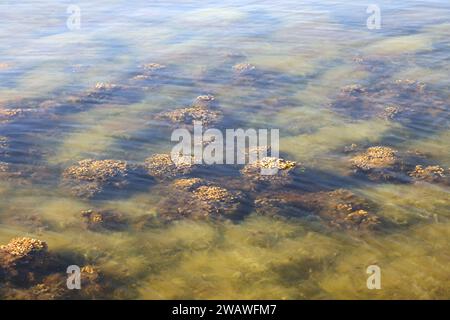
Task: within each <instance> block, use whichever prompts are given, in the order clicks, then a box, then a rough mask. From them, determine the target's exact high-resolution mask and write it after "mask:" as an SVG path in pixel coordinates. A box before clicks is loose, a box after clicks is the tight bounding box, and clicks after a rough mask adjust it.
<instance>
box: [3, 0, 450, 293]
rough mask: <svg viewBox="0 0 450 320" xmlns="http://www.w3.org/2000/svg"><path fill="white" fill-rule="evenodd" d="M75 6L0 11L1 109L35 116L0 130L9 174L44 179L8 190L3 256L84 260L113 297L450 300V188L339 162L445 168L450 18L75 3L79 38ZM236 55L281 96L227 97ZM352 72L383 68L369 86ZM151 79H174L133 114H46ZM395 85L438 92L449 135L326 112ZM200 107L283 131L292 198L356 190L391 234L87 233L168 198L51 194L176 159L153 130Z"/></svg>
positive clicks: (208, 225)
mask: <svg viewBox="0 0 450 320" xmlns="http://www.w3.org/2000/svg"><path fill="white" fill-rule="evenodd" d="M72 3H73V1H58V2H57V3H56V2H55V1H46V0H42V1H21V2H20V3H17V1H9V0H2V1H1V3H0V66H1V67H0V106H1V108H8V107H11V106H12V107H13V108H16V107H18V106H21V104H24V103H25V102H24V101H26V103H25V104H26V108H28V109H33V112H29V113H27V115H26V116H24V117H18V118H15V119H14V120H13V121H9V122H4V123H1V124H0V135H1V136H5V137H7V138H8V140H9V147H8V148H9V149H8V155H1V161H4V162H8V163H11V164H14V165H16V166H17V167H18V168H20V170H23V171H27V172H34V173H36V175H37V176H35V177H34V178H32V177H30V175H25V177H16V178H8V179H6V178H2V180H1V181H0V197H1V198H0V199H1V201H0V243H2V244H3V243H7V242H8V241H9V240H10V239H11V238H13V237H16V236H25V235H27V236H32V237H36V238H39V239H42V240H45V241H46V242H47V243H48V244H49V247H50V249H51V250H52V251H55V252H63V251H73V252H76V253H79V254H81V255H83V256H84V257H85V258H86V259H87V260H89V261H91V262H92V263H93V264H95V265H96V266H98V267H99V268H100V270H102V271H103V272H104V273H106V274H109V275H110V276H112V277H119V278H122V279H126V282H125V283H124V284H123V285H122V286H121V287H120V288H117V290H116V291H114V292H111V296H112V297H126V298H140V299H171V298H172V299H173V298H195V299H212V298H218V299H222V298H223V299H228V298H243V299H261V298H262V299H268V298H271V299H313V298H314V299H323V298H332V299H346V298H357V299H374V298H381V299H387V298H400V299H404V298H414V299H430V298H431V299H448V298H450V272H449V269H448V265H449V263H450V250H449V245H448V244H449V239H450V237H449V236H450V220H449V217H450V196H449V189H448V187H444V186H442V185H436V184H427V183H422V184H396V183H380V184H376V183H369V182H367V181H365V180H362V179H359V178H354V177H349V176H347V175H346V170H347V163H346V162H345V161H343V160H342V152H341V151H342V149H343V148H344V147H345V146H348V145H350V144H352V143H355V144H358V145H380V144H381V145H389V146H392V147H394V148H396V149H398V150H401V151H407V150H420V151H421V152H423V153H426V154H427V156H428V157H429V159H431V161H432V162H433V163H435V164H439V165H440V166H442V167H444V168H449V167H450V152H449V151H450V127H449V125H448V124H449V121H448V120H449V117H448V111H449V103H450V90H449V84H450V79H449V77H448V75H449V74H450V63H449V62H450V21H449V17H450V3H449V2H448V1H446V0H434V1H413V0H407V1H395V2H394V1H378V2H377V3H378V4H379V6H380V8H381V14H382V28H381V29H380V30H369V29H368V28H367V27H366V19H367V17H368V16H369V14H367V13H366V9H367V5H366V4H364V3H356V2H355V1H345V0H335V1H331V0H326V1H320V2H318V1H294V0H281V1H276V2H274V1H250V0H245V1H226V2H224V1H197V0H192V1H133V3H132V4H131V3H130V2H129V1H119V0H102V1H95V2H92V1H81V0H80V1H77V3H76V4H77V5H78V6H79V7H80V8H81V29H80V30H74V31H71V30H68V29H67V27H66V19H67V17H68V14H67V13H66V9H67V7H68V5H69V4H72ZM230 55H236V56H237V57H241V56H242V57H244V58H238V60H239V59H240V60H239V62H249V63H251V64H253V65H255V66H256V67H257V68H258V70H264V71H265V72H267V73H269V74H271V77H270V79H271V81H269V82H264V81H261V82H258V83H257V85H253V86H252V85H243V84H241V83H239V82H235V81H232V78H230V66H229V62H230ZM354 57H362V58H367V59H372V60H374V61H382V62H383V63H384V64H383V65H382V67H381V69H378V70H377V71H376V72H374V71H370V70H368V69H364V68H361V66H360V65H358V64H356V63H355V62H354V59H353V58H354ZM152 62H155V63H160V64H164V65H166V66H168V69H167V70H168V71H167V72H168V74H167V76H166V77H165V78H164V79H163V80H161V81H160V82H158V81H156V82H155V83H153V85H152V87H151V88H149V90H147V91H146V93H145V94H143V95H140V96H139V97H138V99H133V100H132V101H128V102H126V103H115V102H114V101H112V102H109V103H100V104H97V105H91V106H89V107H88V108H80V109H73V108H71V109H69V108H68V109H67V110H66V109H64V108H63V107H62V108H58V109H57V111H55V110H56V109H51V108H47V109H46V108H45V106H46V105H45V104H41V102H42V101H52V102H55V101H56V102H58V101H61V100H62V99H65V98H67V97H69V96H76V95H80V94H81V93H83V92H85V91H86V90H89V88H92V87H94V86H95V84H96V83H98V82H112V83H120V82H121V81H122V80H123V79H127V78H128V77H129V76H130V74H132V73H133V72H136V70H137V69H138V66H139V65H141V64H144V63H152ZM386 79H393V80H395V79H414V80H417V81H421V82H424V83H426V84H427V85H428V86H430V87H431V88H432V89H433V90H434V92H436V93H437V94H439V96H440V97H442V99H443V100H444V101H446V104H444V106H443V110H442V112H441V113H440V114H439V115H438V116H437V117H439V119H436V122H430V121H422V122H421V121H417V119H415V121H413V122H411V123H409V124H404V123H399V122H396V121H386V120H385V119H380V118H378V117H369V118H364V117H363V118H353V117H351V116H349V115H348V114H343V113H341V112H339V111H336V110H333V109H331V108H330V107H329V104H330V103H332V102H333V99H335V97H336V95H337V94H338V93H339V91H340V89H341V88H342V87H344V86H345V85H349V84H353V83H360V84H363V85H366V84H373V83H377V82H379V81H383V80H386ZM206 93H213V94H214V95H215V96H216V98H217V100H218V101H219V102H220V106H221V108H222V110H223V111H224V112H226V113H228V114H230V115H232V119H234V121H235V123H233V124H232V128H234V127H253V128H264V127H275V128H280V129H281V131H280V134H281V141H280V147H281V151H282V152H284V153H285V154H286V155H287V156H288V158H289V159H292V160H296V161H299V162H301V163H302V164H303V166H304V167H305V170H306V171H305V172H306V177H307V178H305V179H307V180H306V181H304V183H301V184H299V185H298V186H297V191H298V192H304V191H305V189H307V187H308V185H309V184H313V185H315V186H316V187H317V188H320V187H323V188H339V187H341V188H346V189H350V190H352V191H353V192H355V193H357V194H360V195H363V196H365V197H367V198H368V199H370V200H372V201H374V202H375V203H377V204H378V206H379V210H378V211H377V214H378V215H379V216H381V217H382V218H383V219H385V220H386V221H389V222H390V223H392V225H393V226H394V227H392V228H390V229H389V230H382V231H381V232H376V233H368V234H354V233H349V232H345V231H339V230H329V229H327V228H317V226H314V227H313V226H311V225H310V224H309V223H308V222H305V221H301V220H300V221H299V220H295V219H292V220H290V219H286V220H280V219H273V218H270V217H264V216H258V215H256V214H254V213H251V214H249V215H248V216H246V218H245V219H243V220H242V221H239V222H217V221H216V222H214V221H191V220H188V219H186V220H183V221H179V222H176V223H173V224H170V225H168V226H164V227H160V228H151V229H145V230H140V231H138V230H135V229H130V230H126V231H121V232H102V233H99V232H92V231H87V230H85V229H84V228H83V227H82V223H81V222H80V212H81V211H82V210H84V209H87V208H97V209H101V208H115V209H117V210H120V211H121V212H124V213H125V214H126V215H128V216H129V217H134V218H137V217H139V216H142V215H146V214H153V213H155V212H156V210H157V209H156V203H157V201H158V197H157V196H156V195H155V194H154V193H153V192H152V188H151V187H148V188H147V189H145V190H139V191H136V192H133V193H132V194H130V195H127V196H126V197H114V198H108V199H102V200H92V201H84V200H80V199H77V198H75V197H72V196H70V195H68V194H67V193H66V192H63V191H62V190H61V189H60V188H59V184H58V181H59V177H60V174H61V170H63V169H64V168H66V167H67V166H70V165H72V164H73V163H75V162H76V161H78V160H82V159H86V158H95V159H107V158H110V159H121V160H127V161H130V162H141V161H143V160H144V159H145V158H146V157H148V156H150V155H151V154H153V153H155V152H168V151H170V148H171V146H172V145H171V144H170V132H159V131H156V130H155V129H154V128H152V122H151V117H152V115H154V114H155V113H156V112H159V111H161V110H166V109H167V108H174V107H177V106H183V105H186V104H187V103H189V102H191V101H192V100H193V99H194V98H195V97H196V96H198V95H200V94H206ZM34 111H35V112H34ZM438 120H439V121H438ZM308 172H309V173H310V174H309V175H308ZM30 217H35V218H36V217H37V219H38V220H39V221H40V223H39V225H38V226H36V223H30V222H29V220H30V219H29V218H30ZM371 264H377V265H379V266H380V267H381V268H382V290H368V289H367V288H366V279H367V274H366V272H365V271H366V267H367V266H368V265H371Z"/></svg>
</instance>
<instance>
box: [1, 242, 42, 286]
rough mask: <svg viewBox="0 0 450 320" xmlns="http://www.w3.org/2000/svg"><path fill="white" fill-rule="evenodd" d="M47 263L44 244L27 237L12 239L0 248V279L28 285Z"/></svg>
mask: <svg viewBox="0 0 450 320" xmlns="http://www.w3.org/2000/svg"><path fill="white" fill-rule="evenodd" d="M49 261H50V256H49V253H48V247H47V244H46V243H45V242H43V241H41V240H37V239H33V238H27V237H19V238H14V239H12V240H11V241H10V242H9V243H8V244H6V245H2V246H0V279H3V281H12V282H14V283H28V282H29V281H32V280H33V279H34V278H35V275H34V274H35V273H39V272H42V271H43V270H45V269H46V268H47V267H48V264H49Z"/></svg>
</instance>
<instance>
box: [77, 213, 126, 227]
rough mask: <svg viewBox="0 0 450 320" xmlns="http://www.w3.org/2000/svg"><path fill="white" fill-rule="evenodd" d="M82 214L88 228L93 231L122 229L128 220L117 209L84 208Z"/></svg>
mask: <svg viewBox="0 0 450 320" xmlns="http://www.w3.org/2000/svg"><path fill="white" fill-rule="evenodd" d="M81 216H82V217H83V220H84V225H85V226H86V228H87V229H89V230H92V231H102V230H111V231H120V230H123V229H125V228H126V227H127V220H126V219H125V217H124V216H123V215H122V214H121V213H119V212H116V211H110V210H100V211H94V210H84V211H82V212H81Z"/></svg>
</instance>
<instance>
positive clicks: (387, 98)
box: [330, 78, 447, 128]
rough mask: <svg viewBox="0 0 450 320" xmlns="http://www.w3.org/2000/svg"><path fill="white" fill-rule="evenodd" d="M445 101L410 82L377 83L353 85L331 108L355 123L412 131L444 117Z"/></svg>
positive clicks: (436, 94) (407, 80)
mask: <svg viewBox="0 0 450 320" xmlns="http://www.w3.org/2000/svg"><path fill="white" fill-rule="evenodd" d="M445 100H446V98H445V97H443V96H442V95H441V94H440V93H439V92H436V91H433V90H431V89H428V88H427V86H426V85H425V84H424V83H421V82H419V81H414V80H410V79H401V80H395V81H392V80H385V79H384V78H383V79H381V80H376V82H375V83H373V84H372V85H370V86H368V87H363V86H362V85H360V84H353V85H349V86H346V87H344V88H342V89H341V91H340V92H339V93H338V94H337V96H336V97H335V99H334V101H333V102H332V103H331V104H330V107H331V108H332V109H333V110H335V111H337V112H339V113H342V114H344V115H347V116H350V117H352V118H356V119H371V118H382V119H385V120H389V121H397V122H399V123H401V124H404V125H407V126H411V127H412V128H415V126H414V123H420V124H421V125H423V124H424V122H429V123H430V124H431V125H434V124H435V123H436V120H438V119H439V115H442V116H445V112H446V111H445V110H446V109H445V105H446V104H447V103H446V101H445Z"/></svg>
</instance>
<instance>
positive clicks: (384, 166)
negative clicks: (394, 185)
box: [350, 146, 401, 180]
mask: <svg viewBox="0 0 450 320" xmlns="http://www.w3.org/2000/svg"><path fill="white" fill-rule="evenodd" d="M350 162H351V165H352V167H353V168H354V170H355V171H356V172H359V173H363V174H365V175H367V176H368V177H369V178H370V179H371V180H389V179H392V178H395V177H396V176H397V175H398V173H399V172H400V171H401V161H400V159H399V157H398V152H397V151H396V150H394V149H392V148H390V147H385V146H375V147H370V148H368V149H367V150H366V151H364V152H362V153H359V154H357V155H355V156H353V157H352V158H351V159H350Z"/></svg>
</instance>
